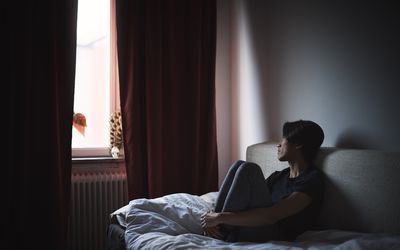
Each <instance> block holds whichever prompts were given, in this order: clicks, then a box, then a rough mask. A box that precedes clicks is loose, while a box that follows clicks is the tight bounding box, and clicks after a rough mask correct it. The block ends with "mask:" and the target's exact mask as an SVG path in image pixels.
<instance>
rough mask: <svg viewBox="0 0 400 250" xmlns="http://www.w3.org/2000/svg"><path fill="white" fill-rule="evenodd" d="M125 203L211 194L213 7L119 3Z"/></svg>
mask: <svg viewBox="0 0 400 250" xmlns="http://www.w3.org/2000/svg"><path fill="white" fill-rule="evenodd" d="M117 42H118V57H119V74H120V75H119V77H120V91H121V110H122V113H123V129H124V146H125V147H124V149H125V162H126V167H127V175H128V190H129V196H130V199H133V198H139V197H158V196H161V195H164V194H169V193H174V192H188V193H193V194H203V193H205V192H208V191H215V190H217V178H218V161H217V146H216V122H215V119H216V118H215V53H216V1H215V0H191V1H187V0H170V1H162V0H119V1H117Z"/></svg>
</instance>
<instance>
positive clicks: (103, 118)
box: [72, 0, 110, 148]
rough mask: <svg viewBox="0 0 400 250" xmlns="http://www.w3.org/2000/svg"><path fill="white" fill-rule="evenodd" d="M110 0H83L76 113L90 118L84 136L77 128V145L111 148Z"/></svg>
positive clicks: (79, 30)
mask: <svg viewBox="0 0 400 250" xmlns="http://www.w3.org/2000/svg"><path fill="white" fill-rule="evenodd" d="M109 30H110V5H109V0H79V3H78V27H77V52H76V53H77V54H76V78H75V97H74V98H75V99H74V112H75V113H82V114H83V115H84V116H85V117H86V124H87V127H86V128H85V133H84V135H82V134H81V133H79V132H78V130H77V129H75V128H73V135H72V147H73V148H96V147H108V144H109V139H108V138H109V137H108V119H109V114H110V76H109V74H110V70H109V68H110V63H109V61H110V57H109V47H110V38H109V37H110V36H109Z"/></svg>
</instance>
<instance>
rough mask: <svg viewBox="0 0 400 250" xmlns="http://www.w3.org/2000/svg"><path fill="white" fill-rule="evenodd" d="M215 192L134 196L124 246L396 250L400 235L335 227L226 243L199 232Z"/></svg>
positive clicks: (122, 220)
mask: <svg viewBox="0 0 400 250" xmlns="http://www.w3.org/2000/svg"><path fill="white" fill-rule="evenodd" d="M215 194H216V193H210V194H207V195H204V196H197V195H191V194H186V193H177V194H171V195H166V196H163V197H160V198H156V199H136V200H132V201H130V203H129V204H128V205H127V206H125V207H124V208H123V209H122V210H120V211H119V214H123V216H120V218H119V219H118V220H119V222H120V223H121V224H123V225H125V226H126V231H125V241H126V245H127V249H129V250H133V249H157V250H163V249H174V250H175V249H232V250H233V249H249V250H252V249H257V250H260V249H293V250H297V249H308V250H312V249H321V250H328V249H329V250H331V249H334V250H350V249H351V250H365V249H366V250H378V249H385V250H397V249H400V236H399V235H391V234H363V233H357V232H346V231H338V230H326V231H309V232H306V233H304V234H302V235H300V236H299V237H298V239H297V240H296V242H283V241H272V242H268V243H262V244H260V243H249V242H241V243H229V242H225V241H221V240H216V239H213V238H210V237H206V236H203V235H202V229H201V227H200V215H201V214H202V213H204V212H206V211H208V210H211V209H212V208H213V204H212V203H213V202H214V198H215Z"/></svg>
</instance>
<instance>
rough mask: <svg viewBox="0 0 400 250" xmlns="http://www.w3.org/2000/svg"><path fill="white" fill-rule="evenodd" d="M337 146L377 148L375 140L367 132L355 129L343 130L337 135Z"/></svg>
mask: <svg viewBox="0 0 400 250" xmlns="http://www.w3.org/2000/svg"><path fill="white" fill-rule="evenodd" d="M335 146H336V147H339V148H352V149H377V148H378V145H377V142H376V141H375V140H374V139H373V138H372V137H371V136H370V135H368V134H367V133H363V132H360V131H358V130H355V129H348V130H345V131H344V132H343V133H341V134H340V135H339V136H338V139H337V140H336V143H335Z"/></svg>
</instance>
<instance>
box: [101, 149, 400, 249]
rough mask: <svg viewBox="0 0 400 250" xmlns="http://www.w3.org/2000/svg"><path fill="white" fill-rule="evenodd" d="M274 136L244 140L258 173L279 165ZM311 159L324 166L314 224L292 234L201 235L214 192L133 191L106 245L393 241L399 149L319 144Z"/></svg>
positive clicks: (397, 238) (338, 245)
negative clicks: (139, 194)
mask: <svg viewBox="0 0 400 250" xmlns="http://www.w3.org/2000/svg"><path fill="white" fill-rule="evenodd" d="M275 145H276V144H275V143H270V142H264V143H259V144H255V145H251V146H249V147H248V149H247V156H246V158H247V160H248V161H252V162H256V163H257V164H259V165H260V166H261V167H262V169H263V172H264V175H265V176H268V175H269V174H270V173H272V172H273V171H275V170H280V169H283V168H284V167H286V165H285V164H284V163H281V162H279V161H277V160H276V146H275ZM317 166H318V167H319V168H320V169H321V170H322V171H323V173H324V174H325V183H326V191H325V197H326V198H325V200H324V204H323V209H322V212H321V216H320V218H319V220H318V221H319V223H318V224H319V228H318V230H315V231H307V232H305V233H303V234H301V235H300V236H299V237H298V238H297V239H296V240H295V241H294V242H285V241H270V242H265V243H250V242H237V243H231V242H225V241H221V240H217V239H213V238H210V237H207V236H203V235H202V229H201V227H200V223H199V221H200V215H201V214H203V213H204V212H206V211H209V210H211V209H213V206H214V204H215V199H216V197H217V195H218V193H217V192H210V193H207V194H204V195H200V196H198V195H192V194H188V193H176V194H169V195H165V196H163V197H159V198H154V199H135V200H131V201H130V202H129V204H127V205H125V206H124V207H121V208H119V209H118V210H116V211H114V212H113V213H112V214H111V215H110V218H111V223H110V225H109V228H108V234H107V244H108V249H130V250H133V249H257V250H259V249H310V250H311V249H322V250H325V249H335V250H341V249H343V250H344V249H355V250H358V249H371V250H372V249H373V250H375V249H393V250H394V249H400V199H399V197H400V184H399V182H398V181H397V179H398V176H400V153H399V152H384V151H377V150H355V149H339V148H322V150H321V152H320V154H319V155H318V157H317Z"/></svg>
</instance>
